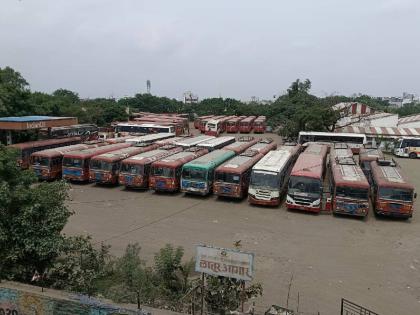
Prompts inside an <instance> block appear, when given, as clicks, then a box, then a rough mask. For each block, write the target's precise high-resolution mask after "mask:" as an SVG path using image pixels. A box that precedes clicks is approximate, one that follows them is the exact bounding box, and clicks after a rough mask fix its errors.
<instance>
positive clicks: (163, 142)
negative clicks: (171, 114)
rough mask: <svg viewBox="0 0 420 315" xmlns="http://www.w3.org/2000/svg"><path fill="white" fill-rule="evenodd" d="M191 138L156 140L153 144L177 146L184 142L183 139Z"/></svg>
mask: <svg viewBox="0 0 420 315" xmlns="http://www.w3.org/2000/svg"><path fill="white" fill-rule="evenodd" d="M188 138H191V136H183V137H173V138H167V139H162V140H158V141H156V142H155V143H156V144H159V145H167V144H178V142H181V141H184V140H185V139H188Z"/></svg>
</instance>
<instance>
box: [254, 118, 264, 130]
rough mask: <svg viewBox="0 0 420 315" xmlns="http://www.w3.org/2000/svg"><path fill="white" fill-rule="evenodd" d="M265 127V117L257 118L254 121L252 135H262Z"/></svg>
mask: <svg viewBox="0 0 420 315" xmlns="http://www.w3.org/2000/svg"><path fill="white" fill-rule="evenodd" d="M266 127H267V119H266V117H265V116H258V117H257V119H255V120H254V125H253V129H254V133H264V132H265V128H266Z"/></svg>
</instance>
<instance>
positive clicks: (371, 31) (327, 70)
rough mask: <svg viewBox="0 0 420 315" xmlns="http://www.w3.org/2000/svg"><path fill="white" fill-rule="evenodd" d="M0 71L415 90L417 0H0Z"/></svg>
mask: <svg viewBox="0 0 420 315" xmlns="http://www.w3.org/2000/svg"><path fill="white" fill-rule="evenodd" d="M0 43H1V45H0V67H5V66H11V67H13V68H15V69H16V70H18V71H19V72H21V74H22V75H23V76H24V77H25V78H26V80H27V81H28V82H29V83H30V86H31V89H32V90H38V91H45V92H52V91H54V90H55V89H57V88H66V89H70V90H74V91H76V92H78V93H79V94H80V96H82V97H100V96H102V97H109V96H114V97H123V96H128V95H133V94H135V93H138V92H144V91H145V90H146V80H147V79H150V80H151V82H152V94H157V95H161V96H168V97H175V98H181V97H182V93H183V92H184V91H187V90H191V91H193V92H194V93H196V94H198V95H199V97H200V98H203V97H211V96H219V95H221V96H223V97H235V98H240V99H243V100H246V99H249V98H250V97H251V96H254V95H255V96H257V97H260V98H261V99H264V98H272V97H273V95H274V94H278V93H282V92H283V91H285V90H286V89H287V87H288V86H289V85H290V83H291V82H292V81H294V80H295V79H296V78H302V79H305V78H309V79H310V80H311V81H312V84H313V85H312V86H313V92H314V93H315V94H317V95H320V96H322V95H325V94H332V93H340V94H344V95H350V94H352V93H356V92H361V93H367V94H370V95H378V96H393V95H395V96H398V95H401V94H402V92H403V91H407V92H415V93H420V0H318V1H314V0H300V1H293V0H290V1H286V0H283V1H282V0H273V1H268V0H267V1H265V0H260V1H257V0H253V1H246V0H211V1H204V0H190V1H187V0H185V1H183V0H176V1H175V0H167V1H160V0H150V1H142V0H96V1H93V0H91V1H90V0H20V1H19V0H2V1H1V9H0Z"/></svg>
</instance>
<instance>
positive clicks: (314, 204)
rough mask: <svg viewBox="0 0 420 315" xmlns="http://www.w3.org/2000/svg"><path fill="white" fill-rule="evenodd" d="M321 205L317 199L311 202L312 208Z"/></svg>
mask: <svg viewBox="0 0 420 315" xmlns="http://www.w3.org/2000/svg"><path fill="white" fill-rule="evenodd" d="M320 204H321V199H317V200H315V201H314V202H312V204H311V206H312V207H318V206H319V205H320Z"/></svg>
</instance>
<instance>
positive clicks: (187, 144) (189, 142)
mask: <svg viewBox="0 0 420 315" xmlns="http://www.w3.org/2000/svg"><path fill="white" fill-rule="evenodd" d="M210 139H216V137H213V136H195V137H192V138H186V139H184V140H181V141H178V142H177V143H176V145H178V146H180V147H182V148H191V147H195V146H196V145H198V144H200V143H202V142H204V141H208V140H210Z"/></svg>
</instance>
